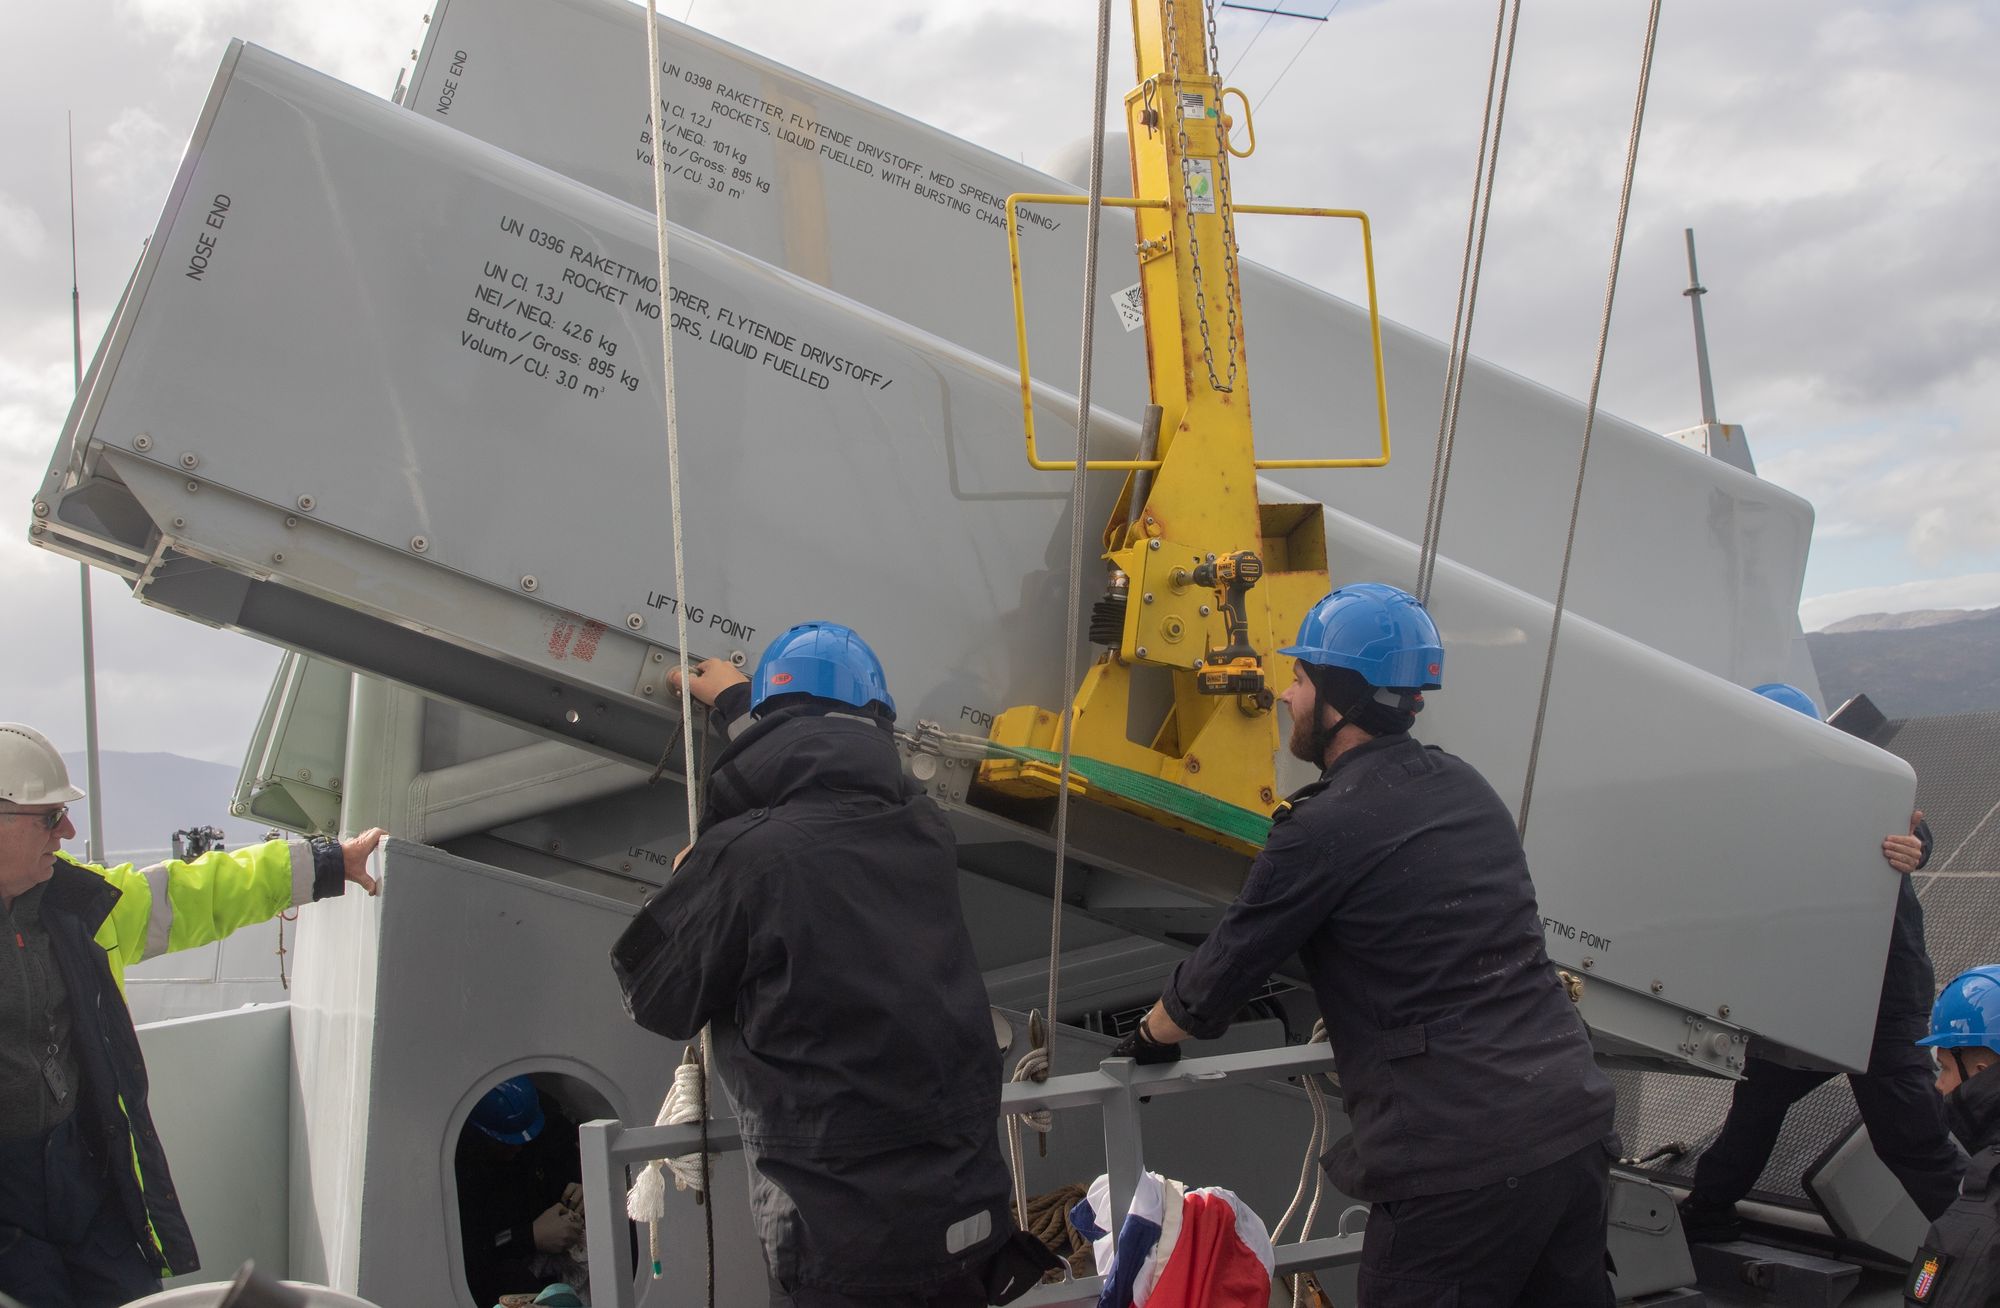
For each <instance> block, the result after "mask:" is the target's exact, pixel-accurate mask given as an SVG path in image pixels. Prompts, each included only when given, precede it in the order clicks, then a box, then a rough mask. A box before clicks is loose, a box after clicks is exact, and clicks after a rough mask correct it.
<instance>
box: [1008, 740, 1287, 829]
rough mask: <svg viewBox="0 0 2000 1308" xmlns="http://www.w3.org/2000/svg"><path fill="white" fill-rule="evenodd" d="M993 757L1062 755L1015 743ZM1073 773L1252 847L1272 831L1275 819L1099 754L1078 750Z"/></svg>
mask: <svg viewBox="0 0 2000 1308" xmlns="http://www.w3.org/2000/svg"><path fill="white" fill-rule="evenodd" d="M991 757H994V758H1025V759H1034V760H1036V761H1037V762H1041V763H1047V764H1048V765H1049V766H1051V767H1060V766H1061V765H1062V757H1061V755H1059V754H1057V753H1056V751H1054V750H1052V749H1029V748H1027V747H1025V746H1018V745H1010V746H1008V747H1007V748H1005V749H996V750H994V751H993V752H992V755H991ZM1069 766H1070V771H1071V772H1074V773H1075V774H1077V775H1078V776H1080V777H1082V778H1083V779H1084V781H1085V783H1087V784H1088V785H1089V786H1090V787H1091V788H1092V789H1094V790H1102V791H1105V792H1107V793H1109V794H1113V795H1118V796H1121V797H1123V798H1125V799H1129V800H1131V801H1133V802H1134V803H1137V804H1143V805H1145V806H1146V807H1147V808H1151V809H1157V810H1159V811H1160V812H1162V813H1171V814H1173V815H1174V816H1175V817H1177V818H1180V819H1182V820H1183V821H1187V822H1192V823H1194V824H1195V825H1196V826H1202V827H1206V828H1208V829H1209V830H1210V831H1214V832H1218V833H1220V834H1222V835H1225V836H1228V837H1230V838H1231V839H1233V840H1240V841H1242V842H1243V843H1245V844H1247V845H1262V844H1263V843H1264V842H1265V841H1266V840H1267V839H1269V838H1270V835H1271V819H1270V818H1269V817H1268V816H1267V815H1265V814H1263V813H1258V812H1255V811H1253V810H1251V809H1247V808H1238V807H1237V806H1236V805H1234V804H1227V803H1224V802H1223V801H1222V800H1219V799H1216V798H1215V797H1214V796H1212V795H1204V794H1202V793H1201V792H1200V791H1195V790H1189V789H1188V788H1187V787H1186V786H1182V785H1177V784H1175V783H1174V782H1171V781H1162V780H1161V779H1160V778H1158V777H1153V776H1148V775H1146V774H1145V773H1144V772H1135V771H1133V770H1132V769H1131V768H1121V767H1119V766H1118V765H1117V764H1115V763H1103V762H1099V761H1098V760H1097V759H1094V758H1084V757H1083V756H1082V755H1080V754H1073V755H1071V756H1070V761H1069Z"/></svg>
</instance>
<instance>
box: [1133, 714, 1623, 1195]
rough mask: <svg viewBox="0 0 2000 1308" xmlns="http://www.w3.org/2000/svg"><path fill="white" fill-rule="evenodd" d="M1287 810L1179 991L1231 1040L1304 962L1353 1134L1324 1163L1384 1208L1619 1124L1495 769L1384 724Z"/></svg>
mask: <svg viewBox="0 0 2000 1308" xmlns="http://www.w3.org/2000/svg"><path fill="white" fill-rule="evenodd" d="M1277 818H1278V820H1277V822H1276V823H1275V825H1274V826H1273V827H1272V829H1271V838H1270V841H1269V842H1268V843H1267V844H1266V845H1265V847H1264V852H1263V853H1262V854H1260V855H1259V856H1258V858H1257V861H1256V863H1255V864H1253V865H1252V867H1251V869H1250V875H1249V879H1248V880H1247V881H1246V882H1245V883H1244V886H1243V892H1242V894H1241V895H1240V896H1238V898H1237V900H1236V902H1235V903H1233V904H1231V905H1230V907H1229V910H1228V912H1227V913H1226V914H1224V916H1223V919H1222V921H1221V923H1220V924H1218V925H1217V927H1216V929H1215V931H1214V933H1213V934H1211V935H1210V936H1209V937H1208V939H1207V940H1206V941H1205V942H1204V943H1203V944H1202V946H1201V947H1200V948H1199V949H1197V950H1196V951H1195V952H1194V954H1193V955H1192V956H1190V957H1189V958H1188V959H1186V960H1185V961H1184V962H1182V963H1181V965H1180V967H1179V968H1178V969H1177V970H1176V971H1175V973H1174V976H1173V979H1172V981H1171V982H1170V983H1169V984H1168V986H1167V990H1166V994H1165V996H1164V999H1165V1002H1166V1006H1167V1013H1168V1015H1169V1016H1170V1017H1172V1018H1173V1020H1174V1021H1175V1022H1176V1023H1178V1024H1179V1025H1180V1026H1182V1027H1183V1028H1185V1029H1186V1030H1188V1031H1190V1032H1192V1033H1193V1034H1194V1035H1197V1036H1213V1035H1216V1034H1218V1033H1219V1032H1221V1031H1222V1030H1223V1028H1225V1027H1226V1026H1228V1024H1229V1019H1230V1018H1231V1016H1232V1015H1233V1014H1234V1013H1235V1012H1236V1010H1237V1009H1238V1008H1239V1007H1240V1006H1241V1005H1242V1004H1243V1003H1244V1002H1245V1001H1246V1000H1248V999H1250V998H1251V997H1252V996H1253V995H1254V994H1255V992H1256V990H1257V988H1258V987H1260V986H1261V985H1262V984H1263V983H1264V981H1265V979H1266V978H1267V977H1269V976H1270V974H1271V973H1272V971H1273V970H1274V969H1276V968H1278V967H1280V966H1282V965H1283V964H1284V962H1285V961H1286V960H1287V959H1289V958H1290V957H1291V956H1292V955H1293V954H1294V953H1297V954H1299V955H1300V957H1301V958H1302V959H1303V961H1304V963H1305V967H1306V971H1307V974H1308V975H1309V976H1310V977H1311V979H1312V983H1313V991H1314V993H1315V995H1316V996H1317V998H1318V1000H1319V1009H1320V1013H1321V1014H1322V1015H1323V1016H1324V1017H1325V1019H1326V1027H1327V1033H1328V1036H1329V1038H1330V1039H1331V1041H1332V1043H1333V1049H1334V1054H1335V1057H1336V1059H1337V1061H1338V1065H1339V1069H1340V1083H1341V1088H1342V1090H1343V1092H1344V1095H1345V1099H1346V1106H1347V1113H1348V1117H1349V1119H1350V1122H1351V1125H1352V1127H1353V1134H1352V1135H1351V1136H1349V1137H1348V1138H1347V1139H1345V1140H1342V1141H1341V1142H1340V1143H1339V1144H1337V1145H1335V1147H1334V1148H1333V1150H1332V1151H1330V1152H1329V1154H1328V1155H1327V1158H1326V1160H1325V1161H1326V1165H1327V1170H1328V1172H1329V1174H1330V1175H1331V1176H1332V1179H1333V1181H1334V1183H1335V1184H1336V1185H1338V1186H1339V1187H1340V1188H1341V1189H1342V1190H1343V1191H1345V1192H1346V1193H1348V1194H1350V1195H1353V1196H1354V1197H1356V1198H1358V1199H1368V1200H1378V1201H1379V1200H1393V1199H1404V1198H1410V1197H1414V1196H1418V1195H1430V1194H1442V1193H1446V1192H1449V1191H1453V1190H1465V1189H1470V1188H1473V1187H1476V1186H1483V1185H1490V1184H1492V1183H1494V1182H1496V1181H1499V1180H1501V1179H1503V1178H1505V1177H1507V1176H1511V1175H1517V1174H1519V1173H1521V1172H1524V1171H1532V1170H1534V1169H1536V1168H1538V1167H1543V1166H1546V1165H1548V1164H1550V1163H1553V1162H1556V1161H1557V1160H1559V1159H1561V1158H1564V1157H1566V1156H1567V1155H1569V1154H1572V1153H1574V1152H1576V1151H1577V1150H1579V1149H1581V1148H1583V1147H1584V1146H1586V1145H1588V1144H1590V1143H1592V1142H1593V1141H1598V1140H1605V1139H1606V1138H1607V1137H1609V1136H1610V1135H1611V1132H1612V1091H1611V1082H1610V1080H1609V1078H1607V1077H1606V1076H1605V1075H1604V1073H1603V1072H1602V1071H1600V1070H1599V1069H1598V1067H1597V1064H1596V1061H1595V1060H1594V1058H1593V1057H1592V1054H1591V1049H1590V1039H1589V1036H1588V1034H1587V1033H1586V1031H1585V1030H1584V1025H1583V1022H1582V1020H1581V1019H1580V1018H1579V1017H1578V1016H1577V1014H1576V1010H1575V1008H1574V1007H1573V1006H1572V1005H1571V1004H1570V1001H1569V998H1568V996H1567V995H1566V994H1565V993H1564V991H1563V988H1562V985H1561V983H1560V982H1559V981H1558V980H1557V977H1556V973H1555V967H1554V966H1553V965H1552V964H1551V963H1550V962H1549V958H1548V955H1547V954H1546V953H1545V952H1543V948H1542V921H1541V916H1540V913H1539V911H1538V910H1537V908H1536V906H1535V888H1534V885H1533V883H1532V882H1531V881H1530V880H1529V878H1528V863H1527V859H1526V857H1525V856H1524V855H1523V853H1522V851H1521V841H1520V838H1519V837H1518V836H1517V835H1516V834H1515V829H1514V820H1513V818H1512V816H1511V815H1510V814H1509V813H1508V811H1507V807H1506V805H1505V804H1503V803H1502V802H1501V800H1500V797H1499V796H1498V795H1496V794H1494V793H1493V788H1492V787H1491V786H1489V785H1487V784H1486V781H1485V779H1484V778H1483V777H1481V776H1480V775H1479V773H1478V772H1476V771H1474V770H1473V768H1472V767H1471V766H1470V765H1469V764H1467V763H1465V762H1463V761H1462V760H1460V759H1457V758H1455V757H1453V756H1452V755H1450V754H1447V753H1444V752H1443V751H1442V750H1438V749H1435V748H1430V749H1427V748H1425V747H1424V746H1422V745H1420V744H1418V743H1417V742H1416V741H1415V740H1413V739H1411V738H1410V737H1409V736H1408V735H1405V734H1400V733H1398V734H1395V735H1388V736H1382V737H1379V738H1377V739H1375V740H1372V741H1370V742H1368V743H1367V744H1364V745H1362V746H1360V747H1358V748H1356V749H1354V750H1351V751H1349V752H1348V753H1346V754H1343V755H1342V756H1341V757H1340V758H1338V759H1336V760H1335V761H1334V764H1333V766H1332V767H1331V768H1328V769H1327V771H1326V773H1325V775H1323V776H1322V777H1321V778H1320V780H1319V781H1318V782H1316V783H1314V784H1313V785H1310V786H1307V787H1306V788H1305V789H1303V790H1301V791H1299V792H1298V793H1297V794H1296V795H1294V796H1292V798H1291V799H1290V800H1289V801H1288V802H1287V807H1286V808H1283V809H1281V810H1280V811H1279V813H1278V814H1277Z"/></svg>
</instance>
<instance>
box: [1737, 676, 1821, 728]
mask: <svg viewBox="0 0 2000 1308" xmlns="http://www.w3.org/2000/svg"><path fill="white" fill-rule="evenodd" d="M1753 689H1755V690H1756V692H1757V693H1758V694H1759V695H1762V696H1763V697H1764V698H1765V699H1768V700H1770V701H1771V702H1772V703H1773V704H1783V705H1784V706H1785V707H1786V708H1788V709H1797V710H1798V711H1799V712H1801V713H1803V714H1805V715H1806V716H1807V717H1809V718H1811V719H1812V720H1813V721H1814V722H1818V721H1820V712H1819V705H1817V704H1815V703H1813V697H1812V696H1811V695H1808V694H1806V693H1805V692H1804V691H1803V690H1800V689H1799V688H1798V687H1797V686H1791V685H1787V684H1786V683H1784V682H1782V681H1767V682H1765V683H1764V684H1763V685H1761V686H1757V687H1754V688H1753Z"/></svg>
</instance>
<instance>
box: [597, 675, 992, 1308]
mask: <svg viewBox="0 0 2000 1308" xmlns="http://www.w3.org/2000/svg"><path fill="white" fill-rule="evenodd" d="M704 810H705V811H704V813H703V818H702V831H701V838H700V839H699V840H698V841H697V842H696V843H695V846H694V848H693V850H692V851H691V852H689V854H688V855H687V858H686V859H685V861H684V862H683V863H682V864H681V867H680V869H679V870H678V871H677V872H675V873H674V874H673V876H672V878H671V879H670V880H669V881H668V882H667V884H666V886H665V887H664V888H663V889H661V890H659V891H657V892H656V893H655V894H654V895H653V896H652V897H651V898H650V899H649V900H647V902H646V905H645V907H644V908H642V909H641V910H640V912H639V914H638V915H637V916H636V917H635V918H634V919H633V921H632V924H631V926H629V927H628V928H627V929H626V931H625V933H624V935H623V936H622V937H621V938H620V939H619V941H618V943H617V945H616V947H615V948H614V949H613V951H612V962H613V965H614V967H615V969H616V970H617V973H618V979H619V983H620V985H621V986H622V987H623V989H624V992H625V998H626V1004H627V1006H628V1007H629V1008H630V1010H631V1012H632V1016H633V1017H634V1018H635V1019H636V1020H637V1021H638V1022H639V1024H640V1025H642V1026H644V1027H646V1028H647V1029H648V1030H651V1031H656V1032H658V1033H660V1034H662V1035H665V1036H668V1037H670V1038H672V1039H675V1040H688V1039H692V1038H693V1037H694V1036H695V1034H696V1033H697V1032H698V1031H700V1030H701V1028H702V1026H703V1025H704V1024H712V1028H713V1036H714V1042H715V1050H716V1058H717V1062H718V1065H719V1066H718V1070H719V1073H720V1075H721V1078H722V1082H723V1084H724V1086H725V1087H726V1088H727V1089H728V1091H729V1096H730V1098H731V1099H732V1100H733V1101H734V1103H735V1107H736V1113H737V1120H738V1123H739V1125H740V1127H741V1130H742V1133H743V1140H744V1148H745V1152H746V1153H747V1154H748V1156H749V1159H750V1162H751V1165H752V1169H753V1170H752V1178H753V1179H752V1196H751V1204H752V1209H753V1212H754V1215H755V1217H756V1220H757V1223H758V1227H759V1233H760V1235H761V1236H762V1238H763V1241H764V1246H765V1251H766V1253H767V1255H768V1257H769V1259H770V1265H771V1270H772V1272H773V1274H774V1275H775V1276H776V1278H777V1279H778V1281H779V1282H780V1283H781V1284H783V1285H786V1286H788V1287H793V1288H796V1287H797V1286H800V1285H812V1286H819V1287H824V1288H828V1289H835V1290H845V1291H850V1292H856V1291H859V1292H866V1291H871V1290H892V1289H913V1288H922V1287H925V1286H929V1285H933V1284H938V1283H942V1282H943V1281H945V1280H948V1279H950V1278H952V1277H954V1276H960V1275H964V1274H965V1273H966V1272H968V1271H976V1270H977V1268H978V1267H979V1266H980V1265H981V1264H982V1263H983V1262H984V1255H985V1253H986V1251H987V1250H989V1249H990V1247H991V1245H992V1244H993V1243H995V1242H997V1241H998V1240H999V1239H1002V1238H1004V1237H1005V1236H1006V1235H1007V1233H1008V1232H1009V1231H1010V1230H1011V1229H1012V1227H1011V1219H1010V1218H1009V1217H1008V1213H1007V1193H1008V1188H1009V1186H1008V1176H1007V1170H1006V1165H1005V1163H1004V1162H1003V1161H1002V1159H1001V1156H1000V1149H999V1138H998V1133H997V1119H998V1114H999V1109H1000V1054H999V1050H998V1047H997V1045H996V1043H995V1040H994V1036H993V1025H992V1020H991V1018H990V1016H989V1013H988V1008H987V999H986V989H985V985H984V984H983V982H982V981H981V979H980V975H979V970H978V966H977V964H976V963H975V962H974V961H973V956H972V939H971V935H970V933H969V932H968V931H967V930H966V926H965V921H964V918H963V916H962V914H961V910H960V907H959V899H958V863H957V848H956V845H955V843H954V841H953V839H952V835H951V831H950V829H949V828H948V827H947V826H946V824H945V821H944V818H943V816H942V815H941V814H940V813H939V812H938V810H937V808H936V806H935V805H934V804H932V803H931V801H930V800H928V799H926V798H924V797H923V795H922V793H921V791H920V789H919V788H918V787H917V786H916V785H915V784H914V783H911V782H908V781H906V780H905V778H904V776H903V773H902V767H901V763H900V760H899V758H898V756H897V753H896V748H895V742H894V738H893V737H892V735H891V734H890V731H889V729H888V724H887V723H886V722H884V721H881V720H879V719H875V718H872V717H867V718H864V717H861V716H855V715H852V714H846V713H828V712H825V711H823V710H821V709H818V708H814V707H811V706H803V707H791V708H784V709H779V710H776V711H774V712H772V713H769V714H767V715H766V716H765V717H764V718H762V719H761V720H759V721H758V722H757V723H755V724H754V725H752V726H751V727H750V728H749V730H747V731H746V732H744V734H743V735H742V736H741V737H739V738H738V739H737V740H736V741H735V742H734V743H733V744H732V745H730V747H729V748H728V749H727V750H725V751H724V752H723V754H722V755H721V757H720V758H719V759H718V760H717V761H716V767H715V770H714V772H713V773H712V775H711V777H710V779H709V783H708V790H707V798H706V800H705V803H704ZM954 1224H959V1225H957V1226H956V1228H955V1229H954ZM968 1232H970V1233H971V1235H970V1236H968V1234H967V1233H968Z"/></svg>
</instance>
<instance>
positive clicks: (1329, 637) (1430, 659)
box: [1278, 581, 1444, 690]
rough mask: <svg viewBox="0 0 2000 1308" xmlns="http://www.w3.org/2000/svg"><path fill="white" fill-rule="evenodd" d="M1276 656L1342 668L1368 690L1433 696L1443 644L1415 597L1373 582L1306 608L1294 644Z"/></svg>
mask: <svg viewBox="0 0 2000 1308" xmlns="http://www.w3.org/2000/svg"><path fill="white" fill-rule="evenodd" d="M1278 653H1280V654H1284V655H1288V656H1290V657H1291V658H1295V659H1299V660H1301V661H1302V662H1306V663H1312V664H1318V665H1320V666H1323V667H1333V668H1347V669H1349V670H1350V671H1353V672H1358V673H1360V674H1361V678H1362V680H1364V681H1366V682H1367V683H1368V684H1369V685H1371V686H1377V687H1382V688H1393V689H1396V690H1436V689H1438V688H1439V687H1440V686H1442V685H1443V684H1444V682H1443V674H1444V642H1443V641H1442V640H1441V639H1440V638H1439V636H1438V629H1437V624H1436V623H1434V622H1432V621H1431V615H1430V614H1428V613H1426V612H1424V606H1423V605H1422V604H1420V603H1418V602H1417V597H1416V596H1415V595H1412V594H1410V593H1409V592H1408V591H1406V590H1400V589H1398V588H1397V587H1395V586H1385V585H1383V584H1382V583H1381V582H1378V581H1361V582H1356V583H1354V584H1353V585H1351V586H1342V587H1340V588H1339V589H1338V590H1335V591H1334V592H1333V593H1332V594H1331V595H1328V596H1327V597H1326V598H1325V599H1323V600H1321V601H1320V602H1319V603H1317V604H1315V605H1313V606H1312V610H1311V611H1310V612H1308V613H1307V614H1306V616H1305V621H1303V622H1301V623H1299V639H1298V643H1297V644H1294V645H1287V646H1286V647H1285V648H1283V649H1281V650H1279V651H1278Z"/></svg>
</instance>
